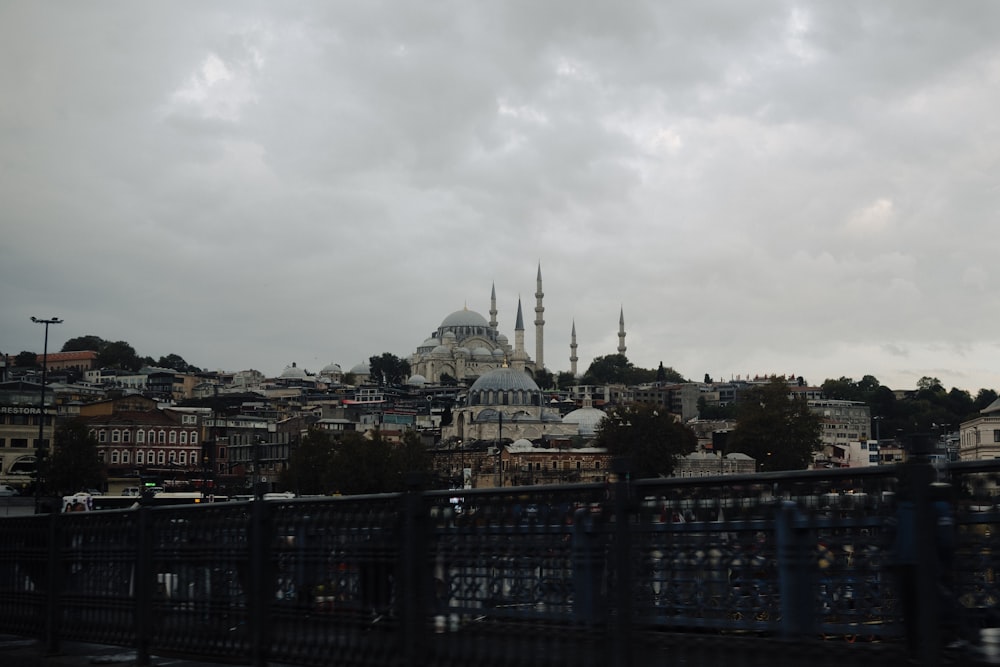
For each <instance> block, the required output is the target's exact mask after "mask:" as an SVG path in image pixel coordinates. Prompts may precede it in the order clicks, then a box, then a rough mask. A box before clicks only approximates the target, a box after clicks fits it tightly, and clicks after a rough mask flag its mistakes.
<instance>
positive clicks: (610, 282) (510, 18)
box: [0, 0, 1000, 394]
mask: <svg viewBox="0 0 1000 667" xmlns="http://www.w3.org/2000/svg"><path fill="white" fill-rule="evenodd" d="M998 29H1000V4H997V3H994V2H964V3H960V4H956V3H942V2H909V1H908V2H891V1H887V2H874V3H873V2H850V1H844V2H829V3H823V4H821V5H819V6H817V3H808V4H804V5H801V6H800V5H797V4H796V3H792V2H780V1H774V2H757V3H745V2H734V1H732V0H728V1H725V2H723V1H718V2H710V1H707V2H697V3H671V2H656V1H652V2H628V3H620V2H607V3H605V2H578V1H573V2H570V1H568V0H567V1H565V2H559V1H552V2H543V3H539V2H515V1H510V2H497V3H470V2H465V1H461V0H455V1H453V2H448V1H441V2H434V1H431V2H420V3H408V2H362V3H359V2H331V1H329V0H323V1H317V2H309V1H306V0H303V1H298V2H281V3H277V2H268V3H264V2H260V3H257V2H248V1H240V2H200V1H199V2H193V1H192V2H169V3H168V2H161V3H136V2H100V1H97V2H86V3H84V2H46V3H38V2H34V1H23V2H22V1H19V0H4V1H3V2H0V225H2V227H0V230H2V235H3V243H2V244H0V304H2V317H0V352H2V353H7V354H17V353H18V352H20V351H22V350H32V351H36V352H40V351H41V348H42V335H43V331H42V328H41V327H40V326H39V325H36V324H33V323H32V322H31V321H30V320H29V317H30V316H32V315H34V316H37V317H53V316H57V317H61V318H63V319H64V320H65V323H64V324H61V325H58V326H56V327H53V328H52V329H51V331H50V341H49V343H50V345H49V348H50V350H53V349H58V348H59V347H61V345H62V344H63V343H64V342H65V341H66V340H67V339H69V338H73V337H76V336H83V335H90V334H92V335H96V336H100V337H101V338H104V339H106V340H124V341H127V342H128V343H130V344H131V345H132V346H133V347H134V348H135V349H136V351H137V352H138V353H139V354H140V355H142V356H146V355H149V356H153V357H160V356H163V355H167V354H171V353H174V354H179V355H180V356H182V357H184V358H185V359H186V360H187V361H188V362H190V363H192V364H195V365H197V366H201V367H203V368H208V369H224V370H241V369H246V368H256V369H258V370H261V371H263V372H264V373H266V374H269V375H276V374H279V373H280V372H281V371H282V370H283V369H284V367H285V366H286V365H288V364H291V363H292V362H296V363H297V364H298V365H299V366H304V367H305V368H307V369H308V370H311V371H316V370H319V369H320V368H322V367H323V366H325V365H326V364H328V363H330V362H336V363H339V364H340V365H341V366H342V367H344V368H345V369H348V368H350V367H351V366H354V365H355V364H357V363H358V362H361V361H363V360H365V359H367V358H368V357H369V356H371V355H374V354H381V353H383V352H391V353H393V354H396V355H399V356H403V357H405V356H408V355H409V354H411V353H412V352H413V351H414V349H415V348H416V346H417V345H418V344H419V343H420V342H421V341H423V340H424V338H426V337H427V336H428V335H429V334H430V333H431V331H433V330H434V329H436V328H437V326H438V325H439V324H440V322H441V320H442V319H443V318H444V317H445V316H446V315H448V314H449V313H451V312H453V311H456V310H460V309H462V308H463V307H468V308H469V309H472V310H476V311H478V312H480V313H482V314H484V315H485V316H486V317H489V315H488V311H489V296H490V288H491V285H494V284H495V285H496V293H497V299H498V307H499V311H500V312H499V316H498V319H499V320H500V328H501V330H502V332H503V333H506V334H507V335H508V337H510V338H511V340H513V327H514V318H515V314H516V307H517V300H518V298H519V297H520V298H521V299H522V303H523V307H524V315H525V322H526V324H527V329H528V331H527V332H526V336H525V338H526V347H527V349H528V351H529V353H531V354H532V355H534V346H535V342H534V341H535V336H534V327H533V326H532V324H531V322H532V320H533V319H534V305H535V302H534V292H535V275H536V271H537V270H538V266H539V264H540V265H541V270H542V276H543V279H544V291H545V304H544V305H545V320H546V326H545V363H546V366H547V367H548V368H549V369H550V370H552V371H556V372H557V371H564V370H568V369H569V359H568V357H569V334H570V330H571V327H572V324H573V322H574V321H575V323H576V330H577V338H578V343H579V349H578V354H579V357H580V360H581V361H580V367H581V370H583V369H585V368H586V366H587V365H588V364H589V362H590V361H591V360H592V359H593V358H594V357H596V356H601V355H605V354H613V353H615V349H616V347H617V344H618V339H617V331H618V317H619V312H620V310H622V309H623V310H624V314H625V324H626V330H627V333H628V336H627V340H626V343H627V345H628V351H627V356H628V358H629V359H630V360H631V361H632V362H633V363H634V364H635V365H637V366H640V367H644V368H655V367H656V366H657V365H658V364H659V363H660V362H661V361H662V362H663V364H664V365H666V366H672V367H673V368H675V369H677V370H678V371H679V372H681V373H682V374H684V375H686V376H687V377H690V378H693V379H697V380H700V379H701V378H702V377H703V376H704V374H706V373H708V374H710V375H711V376H712V377H714V378H716V379H729V378H731V377H736V376H738V375H739V376H744V377H745V376H746V375H748V374H749V375H756V374H771V373H778V374H788V373H792V374H795V375H802V376H804V377H805V378H806V380H807V381H809V382H811V383H815V384H818V383H821V382H822V381H823V380H824V379H826V378H830V377H840V376H847V377H852V378H854V379H860V378H861V376H863V375H865V374H872V375H874V376H875V377H877V378H878V379H879V380H880V381H881V382H882V383H883V384H886V385H889V386H892V387H894V388H911V387H913V386H915V384H916V382H917V380H918V379H919V378H921V377H922V376H934V377H937V378H939V379H940V380H941V381H942V382H943V383H944V385H945V387H946V388H950V387H953V386H954V387H959V388H962V389H968V390H970V391H971V392H972V393H973V394H975V393H976V391H977V390H978V389H979V388H983V387H986V388H991V389H1000V340H998V336H997V334H998V330H1000V326H998V325H1000V309H998V307H997V305H998V304H997V300H996V297H995V285H996V284H997V273H998V271H1000V269H998V266H1000V261H998V255H1000V231H998V229H997V222H998V212H1000V168H998V167H1000V165H998V157H1000V114H998V110H1000V42H998V40H997V38H996V35H997V32H998Z"/></svg>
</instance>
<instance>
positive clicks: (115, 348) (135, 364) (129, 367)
mask: <svg viewBox="0 0 1000 667" xmlns="http://www.w3.org/2000/svg"><path fill="white" fill-rule="evenodd" d="M97 365H98V366H100V367H101V368H120V369H121V370H125V371H137V370H139V369H140V368H141V367H142V360H141V359H140V358H139V355H138V354H136V353H135V348H133V347H132V346H131V345H129V344H128V343H126V342H125V341H123V340H119V341H115V342H114V343H106V344H105V345H104V346H103V347H102V348H101V349H100V350H98V351H97Z"/></svg>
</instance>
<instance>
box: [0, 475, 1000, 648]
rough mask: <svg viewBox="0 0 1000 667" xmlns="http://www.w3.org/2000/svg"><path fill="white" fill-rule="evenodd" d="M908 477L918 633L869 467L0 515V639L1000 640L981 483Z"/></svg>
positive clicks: (987, 490) (989, 506)
mask: <svg viewBox="0 0 1000 667" xmlns="http://www.w3.org/2000/svg"><path fill="white" fill-rule="evenodd" d="M923 470H925V472H927V473H928V476H926V479H925V481H926V483H924V484H923V485H922V486H921V487H920V490H919V491H918V492H916V493H913V492H912V489H913V488H914V487H913V485H910V486H909V487H908V488H909V489H910V491H907V493H909V494H910V495H907V496H906V497H907V498H910V497H913V498H916V499H917V505H916V506H917V507H918V510H919V511H921V512H923V515H922V516H923V519H922V520H925V521H928V522H930V523H931V524H934V523H935V522H939V521H940V519H939V518H938V515H936V514H934V513H933V511H932V509H931V508H932V498H931V494H932V493H936V494H937V495H936V496H934V497H935V498H938V499H940V498H944V499H945V500H946V501H947V505H948V507H949V511H950V514H949V517H950V518H949V520H950V521H953V523H954V529H953V531H952V533H951V534H952V535H953V539H954V542H953V543H952V544H949V545H940V544H938V543H937V542H934V541H930V540H928V541H925V542H923V543H921V544H922V547H921V551H920V553H918V554H917V559H918V560H919V561H920V562H922V563H925V564H926V563H931V564H932V565H926V566H919V567H918V568H917V570H919V572H921V576H923V577H925V578H926V579H928V580H929V581H930V585H929V586H927V587H926V588H921V591H923V593H922V595H924V597H923V598H919V596H918V598H917V599H916V600H917V602H918V603H919V604H918V605H917V610H916V620H915V621H914V617H913V614H910V618H909V621H908V622H909V623H910V624H912V623H916V624H917V625H908V622H907V615H906V614H905V613H904V612H905V604H907V600H908V598H906V597H905V596H903V595H901V594H900V586H899V585H898V578H897V577H896V576H895V575H896V570H895V569H894V568H893V564H894V562H895V561H894V560H893V543H894V540H895V539H896V536H897V534H898V533H899V526H898V525H897V523H898V518H897V517H898V516H899V508H900V498H901V491H902V489H901V488H900V487H901V484H900V478H901V477H903V478H905V475H903V474H901V473H902V472H905V470H904V469H903V468H901V467H881V468H871V469H860V470H858V469H854V470H836V471H804V472H801V473H781V474H777V473H775V474H765V475H748V476H741V477H735V476H733V477H714V478H697V479H694V478H693V479H664V480H640V481H632V480H630V479H629V478H628V475H627V471H625V470H621V471H619V474H618V477H617V481H615V482H613V483H611V484H608V485H598V484H585V485H570V486H532V487H519V488H514V489H510V488H504V489H462V490H454V491H446V492H445V491H429V492H420V491H416V490H414V491H413V492H409V493H403V494H385V495H373V496H352V497H337V498H320V499H313V498H309V499H281V500H268V501H263V500H259V501H251V502H239V503H237V502H228V503H215V504H206V505H195V506H190V505H186V506H157V507H140V508H138V509H133V510H109V511H100V512H88V513H69V514H55V515H39V516H30V517H11V518H5V519H0V530H2V531H3V535H4V539H3V540H2V541H0V632H4V633H10V634H17V635H23V636H33V637H38V638H40V639H42V640H43V642H44V643H45V645H46V646H48V647H49V648H50V649H51V650H54V649H55V648H56V647H57V646H58V644H59V642H60V641H61V640H80V641H88V642H97V643H103V644H112V645H120V646H131V647H135V648H136V650H137V652H138V656H139V662H140V663H142V662H148V661H149V656H150V655H152V654H160V655H177V656H194V657H199V658H202V659H219V660H225V661H232V660H234V659H235V660H238V661H242V662H245V663H250V664H254V665H265V664H269V663H280V664H289V665H320V664H331V663H345V664H347V663H350V664H361V665H389V664H392V665H397V664H443V663H449V662H458V661H462V662H465V663H468V662H481V663H483V664H485V665H499V664H511V665H514V664H517V665H529V664H554V663H559V664H570V663H573V664H581V665H590V664H594V665H598V664H600V665H607V664H609V663H610V664H621V665H625V664H631V663H633V662H634V655H633V653H634V652H635V651H638V650H647V649H646V648H643V647H649V646H651V645H655V644H656V643H657V642H661V643H662V642H663V641H666V640H665V639H664V638H665V637H669V638H670V639H669V641H671V642H675V643H676V642H678V641H680V640H679V639H678V638H679V637H684V638H687V639H685V640H684V641H688V642H689V645H693V644H691V642H695V643H698V645H699V646H701V647H702V649H700V650H703V651H704V650H709V651H711V650H719V648H718V647H720V646H722V645H724V643H725V642H733V641H737V640H739V641H741V642H746V641H747V640H748V638H751V637H753V638H757V637H764V638H773V639H780V640H783V641H791V640H794V641H796V642H799V643H798V644H797V645H798V646H799V647H800V648H801V647H802V646H805V647H806V649H805V650H808V651H812V652H814V653H815V656H824V655H825V656H828V655H830V651H829V642H826V643H824V642H823V641H822V640H823V639H824V638H826V639H831V638H832V639H835V640H836V642H838V643H840V642H841V641H842V640H847V641H848V642H855V641H860V642H867V643H868V644H870V645H871V646H872V647H873V649H874V647H879V650H884V649H885V647H887V646H888V647H897V646H902V642H901V641H900V640H901V639H902V637H903V636H904V634H905V633H906V631H907V628H908V627H924V626H920V623H924V624H925V626H927V627H929V626H928V624H932V623H936V624H937V625H939V626H940V625H942V624H943V625H944V626H945V627H947V626H948V624H949V623H950V624H951V625H952V626H953V627H954V628H956V629H957V630H958V631H963V632H966V633H967V634H970V635H971V633H972V632H973V631H975V630H976V629H978V628H979V627H982V626H987V625H1000V619H996V618H994V614H995V609H996V603H997V600H998V598H1000V590H998V587H1000V583H998V582H997V580H996V572H997V571H998V569H997V565H998V559H1000V548H998V545H997V544H996V541H997V540H998V539H1000V526H998V522H1000V514H998V511H997V509H998V508H997V505H996V503H997V489H998V481H997V480H998V476H1000V465H998V464H995V463H993V462H983V463H975V464H958V465H952V466H950V467H948V468H947V469H945V470H941V471H935V470H932V469H930V468H924V469H923ZM922 479H924V478H922ZM932 483H933V484H934V486H932ZM925 501H926V502H925ZM920 508H922V509H920ZM928 535H930V533H928ZM926 536H927V535H925V537H926ZM940 590H946V591H947V593H946V594H941V595H943V597H937V596H938V595H939V591H940ZM938 632H940V629H939V630H938ZM705 637H710V638H712V639H713V641H712V642H709V643H705V642H704V638H705ZM940 640H941V637H936V636H934V634H933V632H931V633H930V635H929V636H928V638H923V639H922V640H921V641H923V642H924V644H927V642H929V641H935V642H937V645H939V644H940ZM699 642H700V643H699ZM749 645H752V646H754V647H756V648H755V649H754V650H758V651H761V652H762V653H765V654H767V658H766V659H762V660H761V662H767V663H768V664H775V663H778V664H780V663H781V662H782V659H783V658H782V655H783V654H782V653H780V652H778V651H777V650H776V649H775V648H774V647H775V646H776V644H775V643H774V642H770V643H768V642H767V641H765V640H762V641H759V642H756V643H753V642H751V644H749ZM809 647H812V648H809ZM926 647H927V646H925V648H926ZM930 648H931V649H934V648H935V646H933V645H930ZM742 654H744V655H749V654H748V653H746V652H744V653H742ZM799 658H801V656H799ZM799 658H797V659H799ZM745 664H754V663H753V662H751V661H750V659H749V658H747V662H746V663H745Z"/></svg>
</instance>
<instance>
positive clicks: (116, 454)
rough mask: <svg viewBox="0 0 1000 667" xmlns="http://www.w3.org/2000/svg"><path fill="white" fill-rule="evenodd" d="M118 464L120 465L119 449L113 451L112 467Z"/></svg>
mask: <svg viewBox="0 0 1000 667" xmlns="http://www.w3.org/2000/svg"><path fill="white" fill-rule="evenodd" d="M116 463H118V450H117V449H112V450H111V465H115V464H116Z"/></svg>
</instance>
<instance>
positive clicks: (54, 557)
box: [42, 508, 63, 655]
mask: <svg viewBox="0 0 1000 667" xmlns="http://www.w3.org/2000/svg"><path fill="white" fill-rule="evenodd" d="M60 520H61V516H60V514H59V512H58V510H56V509H54V508H53V509H52V510H51V511H50V512H49V515H48V541H49V548H48V550H47V552H46V555H47V562H46V564H45V581H46V585H45V602H44V605H45V607H44V608H45V621H44V623H43V624H42V627H43V637H42V640H43V644H44V646H45V652H46V653H47V654H48V655H54V654H55V653H57V652H58V651H59V593H60V592H61V590H62V586H63V580H62V576H61V574H62V568H61V562H60V561H61V559H62V546H63V545H62V531H61V530H60V526H59V522H60Z"/></svg>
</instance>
